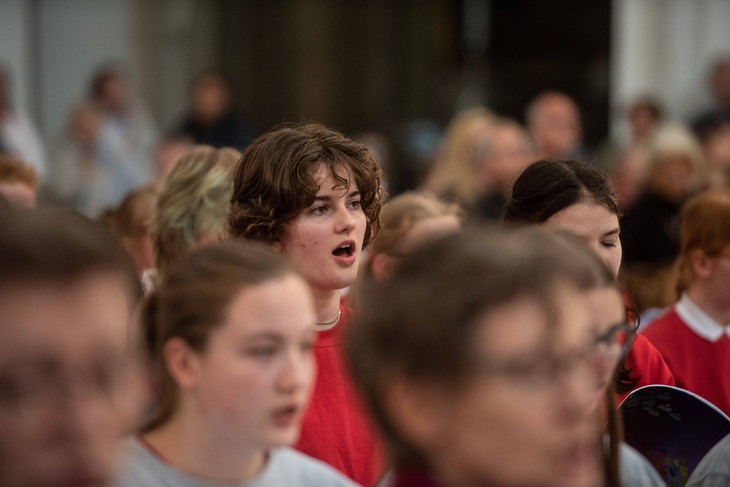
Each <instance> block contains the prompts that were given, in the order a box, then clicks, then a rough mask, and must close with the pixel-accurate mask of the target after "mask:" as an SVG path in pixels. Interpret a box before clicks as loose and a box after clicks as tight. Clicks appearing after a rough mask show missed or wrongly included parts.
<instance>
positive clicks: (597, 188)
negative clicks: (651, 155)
mask: <svg viewBox="0 0 730 487" xmlns="http://www.w3.org/2000/svg"><path fill="white" fill-rule="evenodd" d="M619 217H620V211H619V207H618V203H617V200H616V195H615V193H614V191H613V188H612V187H611V184H610V182H609V180H608V177H607V175H606V174H605V173H603V172H602V171H601V170H600V169H597V168H595V167H593V166H591V165H589V164H587V163H585V162H582V161H577V160H563V159H548V160H541V161H537V162H535V163H533V164H531V165H530V166H528V167H527V169H525V170H524V171H523V172H522V174H521V175H520V177H519V178H517V181H516V182H515V185H514V187H513V189H512V196H511V198H510V200H509V202H508V203H507V209H506V211H505V215H504V218H503V221H504V222H506V223H512V224H525V223H539V224H544V225H546V226H548V227H552V228H556V229H560V230H565V231H569V232H571V233H573V234H575V235H577V236H579V237H580V238H581V239H583V240H584V241H585V242H586V244H587V245H588V246H589V247H590V248H591V249H593V250H594V252H596V254H597V255H598V256H599V257H600V258H601V260H603V262H604V263H605V264H606V266H607V267H608V268H609V269H610V270H611V272H612V273H613V276H614V278H618V276H619V271H620V268H621V256H622V249H621V238H620V233H621V229H620V226H619ZM604 331H607V330H604ZM648 384H668V385H674V377H673V376H672V373H671V372H670V370H669V368H668V367H667V364H666V363H665V362H664V360H663V359H662V357H661V355H660V354H659V352H658V351H657V350H656V349H655V348H654V346H652V345H651V343H649V341H648V340H646V339H645V338H644V337H643V336H641V335H637V336H636V338H635V340H634V342H633V344H632V345H631V348H630V350H629V352H628V354H627V355H626V357H625V359H624V360H622V361H621V363H620V364H619V372H618V374H617V376H616V391H617V392H618V399H619V400H621V399H623V398H624V397H625V396H626V395H627V394H628V393H629V392H630V391H632V390H633V389H636V388H638V387H641V386H644V385H648Z"/></svg>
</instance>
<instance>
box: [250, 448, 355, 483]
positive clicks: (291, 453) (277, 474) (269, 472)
mask: <svg viewBox="0 0 730 487" xmlns="http://www.w3.org/2000/svg"><path fill="white" fill-rule="evenodd" d="M258 480H259V482H258V483H257V484H256V485H261V486H264V485H286V486H287V487H307V486H310V485H317V486H321V487H357V485H358V484H356V483H355V482H353V481H352V480H350V479H349V478H347V477H345V476H344V475H343V474H341V473H340V472H338V471H337V470H335V469H334V468H332V467H330V466H329V465H327V464H326V463H324V462H321V461H319V460H317V459H315V458H312V457H309V456H307V455H305V454H303V453H300V452H298V451H296V450H293V449H291V448H277V449H275V450H272V452H271V460H270V462H269V465H268V466H267V468H266V471H265V472H264V474H263V475H262V476H261V477H260V478H259V479H258Z"/></svg>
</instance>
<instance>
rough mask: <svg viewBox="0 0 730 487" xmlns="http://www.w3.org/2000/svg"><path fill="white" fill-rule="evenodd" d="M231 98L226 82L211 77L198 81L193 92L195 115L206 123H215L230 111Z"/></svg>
mask: <svg viewBox="0 0 730 487" xmlns="http://www.w3.org/2000/svg"><path fill="white" fill-rule="evenodd" d="M229 98H230V96H229V93H228V88H227V87H226V85H225V82H224V81H223V80H222V79H220V78H219V77H218V76H215V75H209V76H205V77H203V78H201V79H199V80H198V82H197V83H196V85H195V88H194V90H193V105H192V109H193V113H195V114H196V115H197V116H198V118H199V119H200V120H202V121H204V122H214V121H215V120H216V119H218V118H219V117H220V116H221V115H223V114H224V112H225V111H226V110H227V109H228V105H229V104H230V100H229Z"/></svg>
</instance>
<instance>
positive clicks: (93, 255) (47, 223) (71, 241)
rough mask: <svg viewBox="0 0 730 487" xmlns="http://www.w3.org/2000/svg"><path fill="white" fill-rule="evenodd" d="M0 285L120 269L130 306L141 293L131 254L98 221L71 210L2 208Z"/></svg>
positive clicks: (66, 280)
mask: <svg viewBox="0 0 730 487" xmlns="http://www.w3.org/2000/svg"><path fill="white" fill-rule="evenodd" d="M0 228H2V231H0V287H6V286H16V285H34V284H37V283H42V282H52V283H58V284H68V283H71V282H74V281H77V280H78V279H80V278H83V277H85V276H87V275H89V274H93V273H97V272H110V273H115V274H118V275H119V276H120V277H121V278H122V279H123V280H124V281H125V283H126V284H127V285H128V286H129V300H130V307H131V306H134V305H135V304H136V302H137V301H138V300H139V298H140V297H141V296H142V289H141V284H140V282H139V280H138V278H137V272H136V270H135V268H134V264H133V262H132V261H131V259H130V257H129V256H128V255H127V253H126V252H125V251H124V249H123V248H122V247H121V245H120V244H119V242H118V241H117V239H116V238H115V237H114V235H112V234H111V233H110V232H108V231H107V230H106V229H104V228H103V227H102V226H101V225H100V224H98V223H96V222H94V221H92V220H89V219H88V218H86V217H83V216H81V215H79V214H78V213H75V212H73V211H71V210H65V209H44V210H10V209H6V210H3V211H0Z"/></svg>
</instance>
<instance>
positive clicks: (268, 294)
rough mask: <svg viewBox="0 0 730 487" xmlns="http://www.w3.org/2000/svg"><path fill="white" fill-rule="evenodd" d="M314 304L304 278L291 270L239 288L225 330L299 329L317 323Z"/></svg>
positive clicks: (232, 301)
mask: <svg viewBox="0 0 730 487" xmlns="http://www.w3.org/2000/svg"><path fill="white" fill-rule="evenodd" d="M314 321H315V317H314V305H313V303H312V297H311V294H310V291H309V288H308V287H307V285H306V284H305V282H304V280H303V279H302V278H301V277H299V276H296V275H293V274H290V275H287V276H283V277H278V278H274V279H269V280H267V281H265V282H262V283H260V284H256V285H254V286H249V287H247V288H245V289H242V290H240V291H238V292H237V293H236V294H235V295H234V297H233V299H232V300H231V303H230V305H229V308H228V312H227V316H226V320H225V323H224V325H223V326H222V327H221V328H220V330H221V331H222V334H224V335H225V334H228V333H229V332H234V333H236V334H238V333H243V334H256V333H262V332H276V333H283V334H286V333H290V332H291V333H300V332H302V331H308V330H310V329H311V327H312V325H313V324H314Z"/></svg>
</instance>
